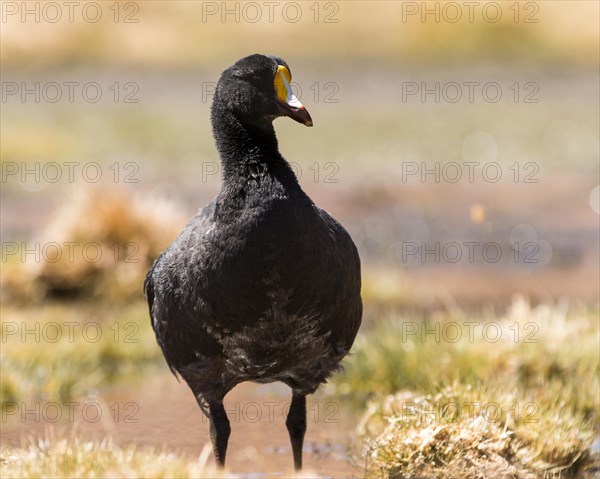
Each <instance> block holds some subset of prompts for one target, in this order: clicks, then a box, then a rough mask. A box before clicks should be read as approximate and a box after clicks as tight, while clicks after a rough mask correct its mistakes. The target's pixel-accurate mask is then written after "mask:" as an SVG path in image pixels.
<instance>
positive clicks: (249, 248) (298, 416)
mask: <svg viewBox="0 0 600 479" xmlns="http://www.w3.org/2000/svg"><path fill="white" fill-rule="evenodd" d="M290 80H291V74H290V73H289V67H288V65H287V64H286V63H285V62H284V61H283V60H282V59H280V58H277V57H271V56H264V55H258V54H255V55H251V56H249V57H246V58H243V59H241V60H239V61H238V62H237V63H236V64H234V65H233V66H232V67H230V68H228V69H227V70H225V71H224V72H223V74H222V76H221V78H220V80H219V82H218V84H217V88H216V93H215V97H214V100H213V104H212V110H211V119H212V124H213V134H214V136H215V139H216V144H217V149H218V151H219V154H220V157H221V163H222V172H223V173H222V187H221V191H220V193H219V195H218V196H217V197H216V198H215V199H214V200H213V201H212V202H211V203H210V204H209V205H208V206H206V207H205V208H203V209H201V210H200V211H199V212H198V214H197V215H196V216H195V217H194V218H193V219H192V220H191V222H190V223H189V224H188V225H187V227H186V228H185V229H184V231H183V232H182V233H181V234H180V236H179V237H178V238H177V239H176V240H175V241H174V242H173V244H172V245H171V246H169V248H168V249H167V250H166V251H164V252H163V253H162V254H161V255H160V257H159V258H158V259H157V260H156V262H155V263H154V265H153V266H152V268H151V269H150V271H149V272H148V275H147V276H146V280H145V283H144V290H145V293H146V296H147V298H148V304H149V308H150V316H151V319H152V326H153V328H154V331H155V333H156V338H157V341H158V344H159V345H160V347H161V349H162V351H163V354H164V356H165V359H166V361H167V363H168V365H169V367H170V368H171V370H172V371H173V372H174V373H175V372H177V373H179V374H180V375H181V377H182V378H183V379H184V380H185V381H186V382H187V384H188V385H189V386H190V388H191V389H192V391H193V393H194V395H195V397H196V399H197V401H198V404H199V405H200V407H201V408H202V411H203V412H204V413H205V414H206V415H207V416H208V417H209V419H210V427H211V439H212V441H213V445H214V452H215V457H216V460H217V463H218V464H220V465H223V464H224V462H225V453H226V449H227V440H228V437H229V434H230V426H229V421H228V419H227V416H226V414H225V410H224V408H223V397H224V396H225V394H226V393H227V392H228V391H230V390H231V389H232V388H233V387H234V386H235V385H236V384H239V383H240V382H243V381H255V382H261V383H266V382H274V381H282V382H283V383H285V384H287V385H288V386H289V387H290V388H291V389H292V392H293V394H292V404H291V407H290V413H289V416H288V419H287V421H286V424H287V427H288V430H289V432H290V438H291V442H292V449H293V454H294V464H295V467H296V468H297V469H299V468H300V467H301V464H302V443H303V438H304V432H305V430H306V395H307V394H310V393H313V392H314V391H315V390H316V389H317V387H318V386H319V385H320V384H321V383H323V382H325V381H326V380H327V378H328V377H329V376H330V375H331V373H333V372H334V371H336V370H337V369H339V368H340V366H339V364H340V361H341V360H342V358H343V357H344V356H346V355H347V354H348V352H349V350H350V347H351V346H352V343H353V341H354V338H355V336H356V334H357V331H358V328H359V326H360V322H361V317H362V302H361V298H360V260H359V257H358V253H357V250H356V247H355V245H354V243H353V242H352V239H351V238H350V236H349V235H348V233H347V232H346V230H344V228H343V227H342V226H341V225H340V224H339V223H338V222H337V221H336V220H335V219H333V218H332V217H331V216H330V215H329V214H327V213H326V212H325V211H324V210H322V209H320V208H318V207H317V206H315V204H314V203H313V202H312V201H311V199H310V198H309V197H308V196H307V195H306V194H305V193H304V192H303V191H302V189H301V188H300V185H299V184H298V181H297V179H296V177H295V175H294V173H293V171H292V170H291V168H290V166H289V164H288V163H287V162H286V161H285V159H284V158H283V157H282V156H281V154H280V153H279V150H278V145H277V139H276V136H275V130H274V128H273V120H274V119H275V118H277V117H279V116H289V117H291V118H293V119H295V120H296V121H299V122H301V123H304V124H305V125H308V126H312V120H311V118H310V116H309V115H308V112H307V111H306V110H305V109H304V107H303V106H302V105H301V104H300V103H299V102H298V100H297V99H296V98H295V97H293V95H292V93H291V90H290V88H289V81H290Z"/></svg>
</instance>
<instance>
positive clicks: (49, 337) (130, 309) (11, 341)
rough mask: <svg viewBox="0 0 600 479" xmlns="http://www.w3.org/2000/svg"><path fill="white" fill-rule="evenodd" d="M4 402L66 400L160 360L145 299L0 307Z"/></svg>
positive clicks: (0, 397) (136, 375)
mask: <svg viewBox="0 0 600 479" xmlns="http://www.w3.org/2000/svg"><path fill="white" fill-rule="evenodd" d="M1 341H2V349H1V353H0V358H1V360H2V373H1V381H0V402H2V403H6V402H9V401H22V400H34V399H47V400H50V401H55V400H61V401H64V400H68V399H72V398H75V397H80V396H83V395H86V394H88V393H90V392H94V391H97V390H98V389H99V388H102V387H105V386H107V385H110V384H113V383H115V382H117V381H118V380H122V379H124V378H129V379H132V378H138V379H140V378H142V377H143V373H144V372H147V371H149V370H152V369H153V368H155V367H156V366H157V365H158V364H160V363H161V357H162V355H161V352H160V349H159V347H158V346H157V344H156V340H155V338H154V332H153V331H152V328H151V325H150V320H149V318H148V309H147V305H146V304H145V302H143V301H142V300H139V301H134V302H132V303H130V304H118V305H114V306H111V305H109V304H93V303H86V304H82V303H71V304H61V303H52V304H48V305H45V306H30V307H16V306H12V305H7V304H3V305H2V336H1Z"/></svg>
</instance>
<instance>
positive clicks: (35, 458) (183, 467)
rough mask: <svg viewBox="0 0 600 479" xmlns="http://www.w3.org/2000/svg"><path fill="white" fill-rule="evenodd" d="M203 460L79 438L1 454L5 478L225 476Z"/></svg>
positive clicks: (203, 457) (53, 440)
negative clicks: (191, 459)
mask: <svg viewBox="0 0 600 479" xmlns="http://www.w3.org/2000/svg"><path fill="white" fill-rule="evenodd" d="M208 455H209V454H206V453H205V452H204V451H203V454H202V455H201V460H200V461H193V462H192V461H188V460H185V459H183V458H181V457H179V456H177V455H175V454H171V453H166V452H160V451H156V450H154V449H151V448H143V449H140V448H137V447H136V446H133V445H131V446H126V447H119V446H116V445H115V444H114V443H113V442H112V441H111V440H109V439H106V440H102V441H85V440H83V439H80V438H78V437H76V436H74V435H73V436H71V437H68V438H47V439H37V440H33V439H31V440H30V443H29V445H28V446H27V447H25V448H22V449H16V448H8V449H2V450H1V451H0V466H1V469H2V477H5V478H7V479H8V478H22V479H28V478H37V477H79V478H96V477H127V478H138V477H139V478H167V477H179V478H192V477H198V478H209V477H210V478H212V477H226V476H225V475H224V474H223V473H219V472H218V471H215V470H214V469H209V468H207V467H206V466H205V463H206V458H207V457H208Z"/></svg>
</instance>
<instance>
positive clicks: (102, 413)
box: [0, 374, 363, 478]
mask: <svg viewBox="0 0 600 479" xmlns="http://www.w3.org/2000/svg"><path fill="white" fill-rule="evenodd" d="M290 399H291V392H290V390H289V389H288V388H287V387H286V386H284V385H283V384H268V385H258V384H252V383H245V384H241V385H239V386H238V387H236V388H235V389H234V390H233V391H231V392H230V393H229V395H228V396H227V397H226V399H225V409H226V411H227V413H228V416H229V420H230V422H231V429H232V433H231V437H230V440H229V447H228V452H227V466H228V469H229V470H230V471H231V473H232V474H233V475H234V476H235V477H242V478H253V477H258V476H260V477H281V476H282V475H291V474H292V464H293V461H292V452H291V447H290V444H289V437H288V433H287V429H286V427H285V417H286V414H287V410H288V407H289V403H290ZM356 422H357V419H356V418H354V417H352V413H351V410H350V408H349V407H344V404H343V403H339V402H337V401H335V400H333V399H330V398H318V399H317V398H314V397H309V398H308V400H307V433H306V440H305V446H304V466H305V469H306V471H307V472H310V473H311V474H313V473H314V474H317V475H319V476H325V477H352V476H355V477H361V476H362V475H363V474H361V471H360V470H358V469H357V468H356V467H355V466H353V465H352V462H351V458H350V455H349V452H348V448H349V446H350V440H351V438H352V437H353V431H354V428H355V426H356ZM73 429H74V430H75V431H76V432H77V433H78V434H79V435H80V436H83V437H85V438H96V439H100V438H104V437H106V436H111V437H112V438H113V440H114V442H115V443H116V444H129V443H135V444H139V445H142V446H153V447H155V448H158V449H160V448H164V449H165V450H167V451H173V452H176V453H178V454H181V455H184V456H187V457H189V458H190V459H194V458H197V457H199V455H200V454H201V451H202V449H203V448H204V446H205V445H207V444H208V443H209V435H208V429H209V427H208V421H207V420H206V418H205V417H204V416H203V414H202V413H201V411H200V409H199V407H198V405H197V404H196V402H195V400H194V398H193V396H192V394H191V392H190V391H189V389H188V387H187V386H186V385H185V384H183V383H178V382H177V381H176V380H175V379H174V378H173V377H172V376H170V375H168V374H161V375H160V376H159V377H156V378H154V379H152V380H150V381H146V382H145V383H144V384H143V385H142V386H140V387H139V388H137V389H135V388H131V389H127V390H123V389H122V388H121V389H120V390H119V391H118V392H116V391H115V392H107V393H104V394H103V395H102V396H97V397H89V398H86V399H83V400H76V401H70V402H64V403H61V402H47V401H45V402H44V401H39V402H35V403H28V402H22V403H14V404H10V405H8V407H7V408H5V410H4V412H3V415H2V433H1V435H0V437H1V439H2V443H3V444H6V445H14V446H19V445H21V444H22V443H23V441H24V440H26V438H27V437H28V436H43V435H44V434H46V433H49V432H50V433H51V432H57V431H58V432H59V433H68V432H69V431H70V430H73ZM209 457H210V459H209V461H208V463H209V464H212V461H213V459H212V453H210V454H209ZM257 475H258V476H257Z"/></svg>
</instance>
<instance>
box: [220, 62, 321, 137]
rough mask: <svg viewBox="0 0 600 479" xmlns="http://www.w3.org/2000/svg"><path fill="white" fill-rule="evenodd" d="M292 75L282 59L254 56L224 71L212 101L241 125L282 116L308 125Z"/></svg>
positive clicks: (309, 119)
mask: <svg viewBox="0 0 600 479" xmlns="http://www.w3.org/2000/svg"><path fill="white" fill-rule="evenodd" d="M291 81H292V74H291V72H290V68H289V66H288V64H287V63H286V62H285V61H284V60H282V59H281V58H279V57H275V56H266V55H260V54H254V55H250V56H247V57H244V58H242V59H241V60H238V61H237V62H236V63H235V64H234V65H232V66H231V67H229V68H228V69H227V70H225V71H224V72H223V74H222V75H221V78H220V79H219V82H218V84H217V89H216V92H215V98H214V102H213V112H214V110H215V108H218V109H221V108H225V109H227V110H229V111H230V112H232V113H233V114H234V115H235V116H236V118H238V119H239V121H240V122H241V123H242V124H247V125H257V126H260V125H261V124H267V123H269V124H270V123H271V122H272V121H273V120H274V119H275V118H277V117H280V116H289V117H290V118H292V119H294V120H296V121H297V122H299V123H302V124H304V125H306V126H312V125H313V123H312V119H311V117H310V115H309V114H308V111H307V110H306V108H304V106H303V105H302V103H300V101H299V100H298V98H296V96H295V95H294V93H293V92H292V88H291V86H290V84H291Z"/></svg>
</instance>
